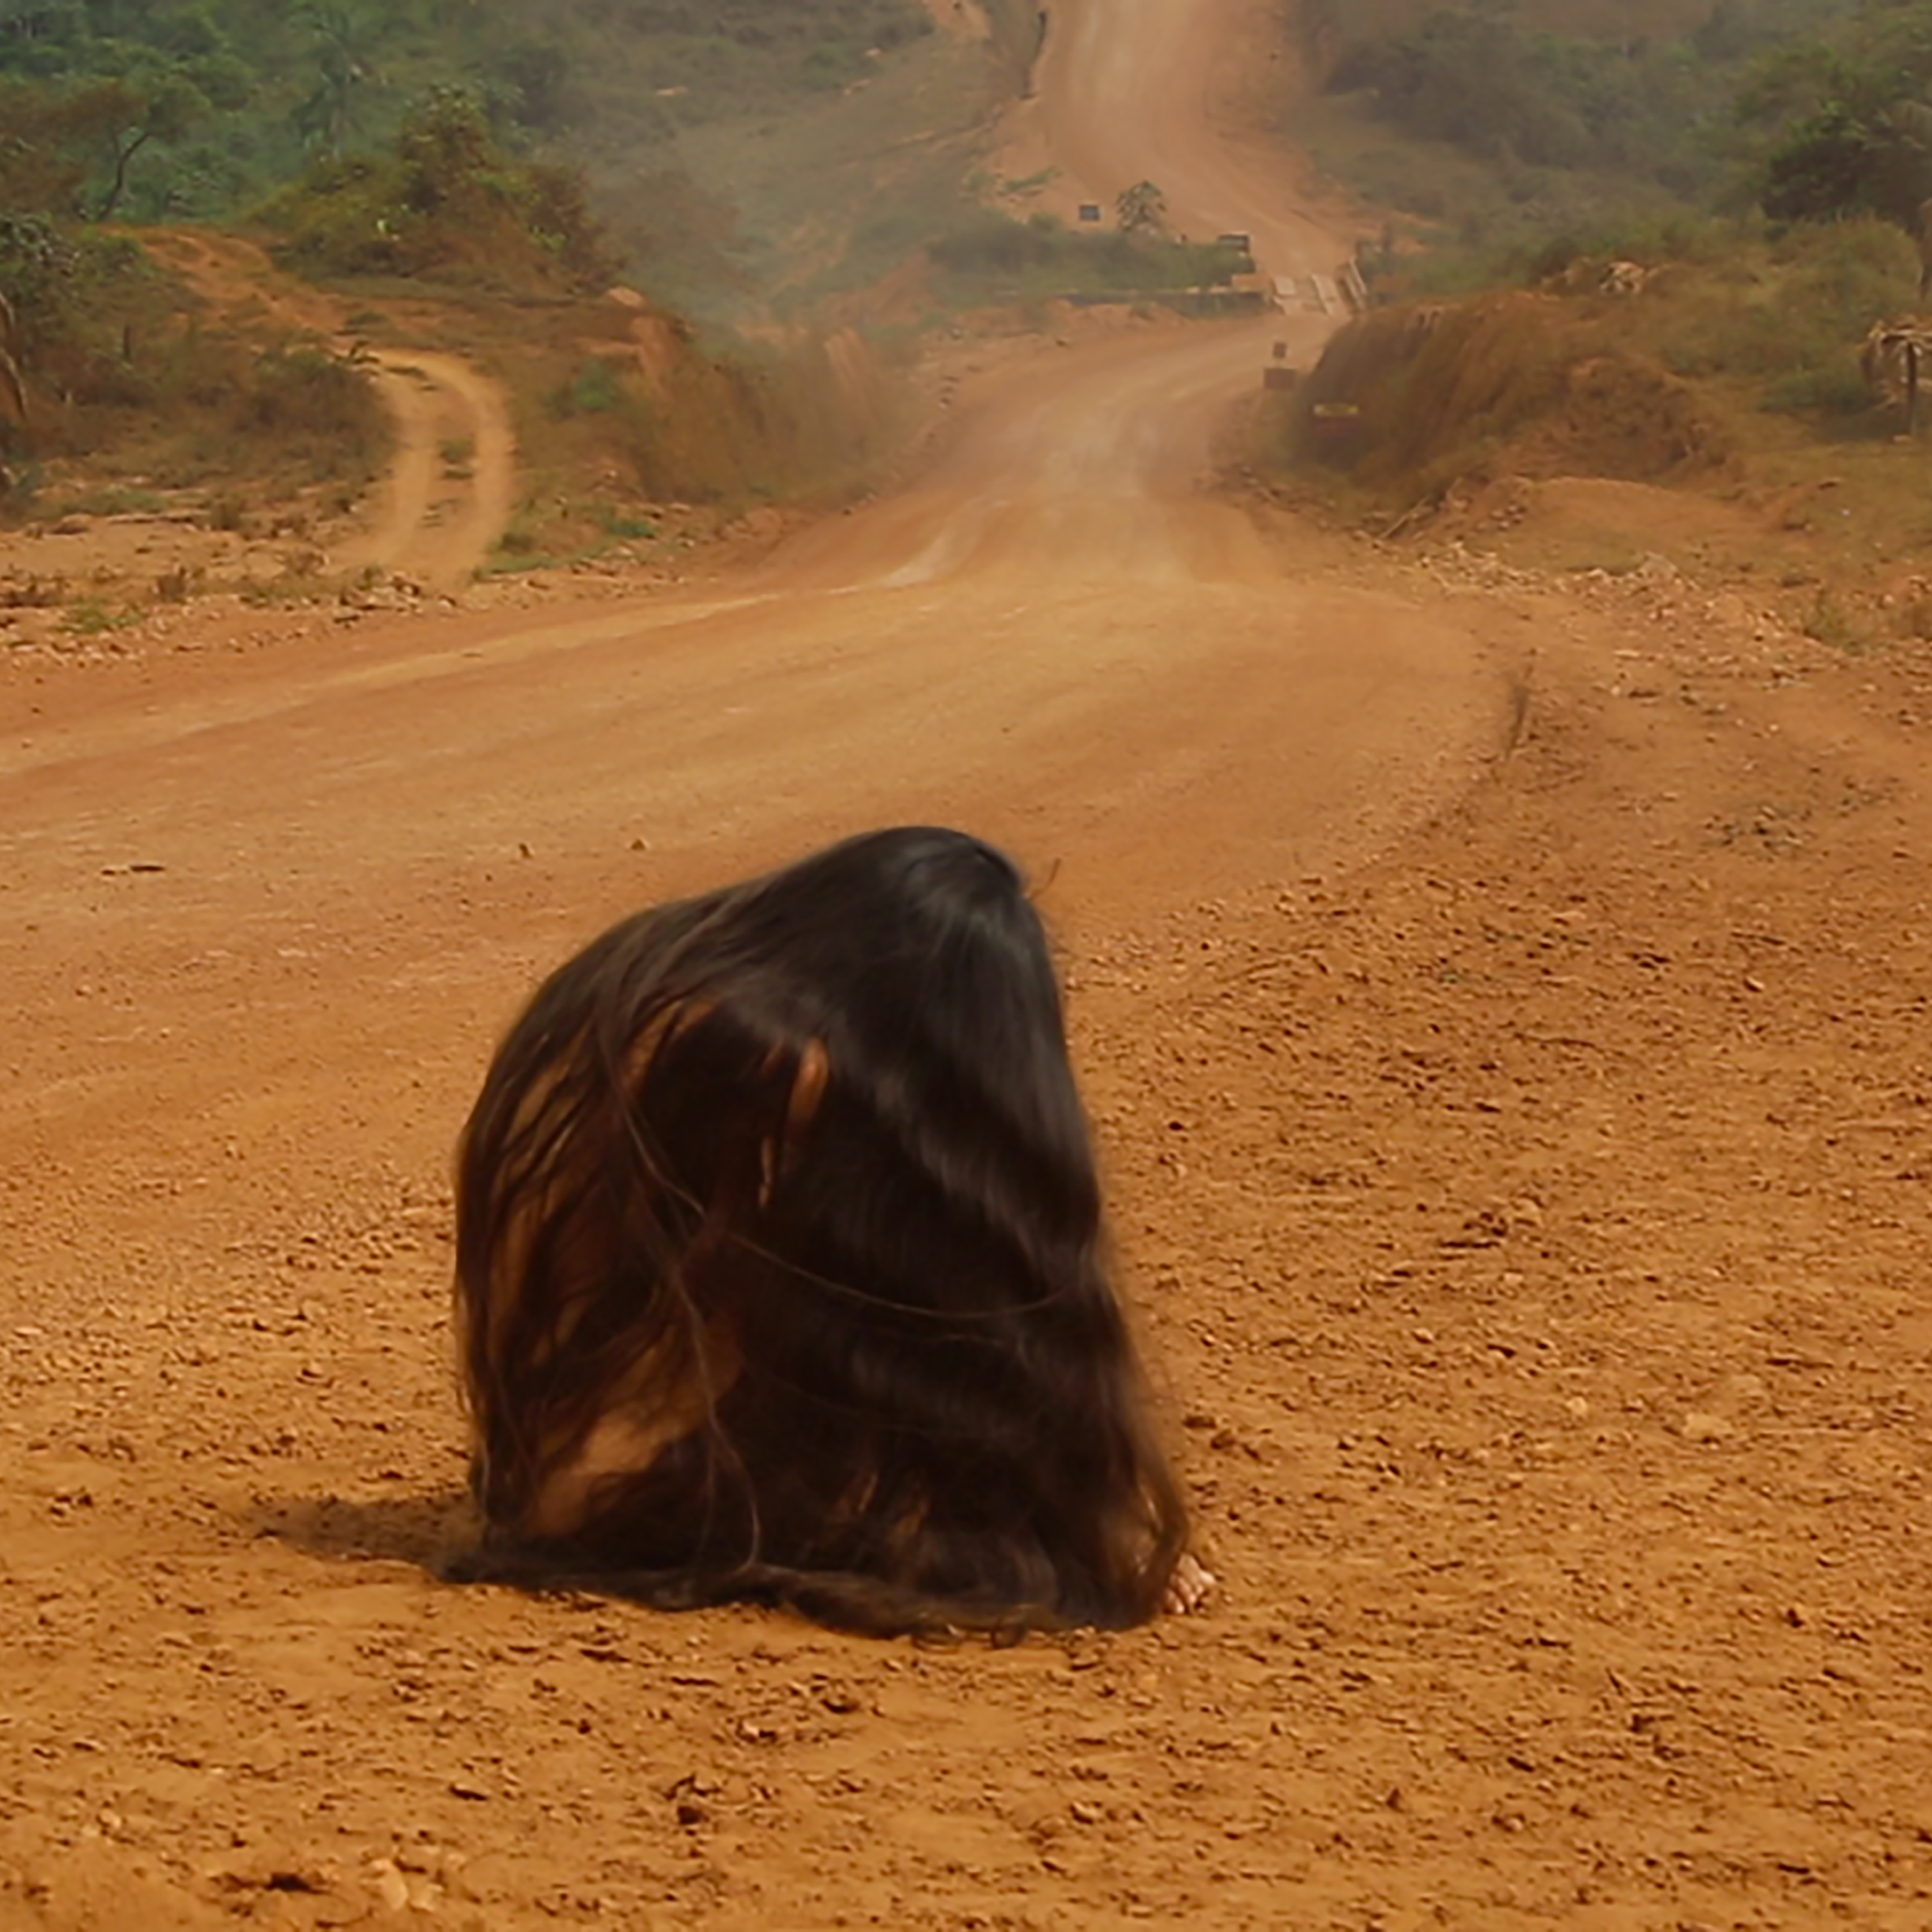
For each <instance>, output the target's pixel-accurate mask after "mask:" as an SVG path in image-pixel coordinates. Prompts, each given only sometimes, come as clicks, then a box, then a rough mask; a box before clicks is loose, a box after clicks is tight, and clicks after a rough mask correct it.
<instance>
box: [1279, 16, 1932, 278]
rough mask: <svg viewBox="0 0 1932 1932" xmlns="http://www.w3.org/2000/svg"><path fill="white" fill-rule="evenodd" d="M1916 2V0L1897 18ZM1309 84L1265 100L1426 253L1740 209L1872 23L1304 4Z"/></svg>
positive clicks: (1298, 20)
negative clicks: (1797, 117) (1809, 92)
mask: <svg viewBox="0 0 1932 1932" xmlns="http://www.w3.org/2000/svg"><path fill="white" fill-rule="evenodd" d="M1922 11H1923V9H1922V8H1915V7H1911V6H1909V5H1908V6H1906V7H1901V8H1899V9H1895V10H1890V11H1889V13H1887V14H1885V15H1884V16H1883V17H1884V18H1886V19H1889V20H1891V21H1892V22H1893V23H1897V22H1900V21H1902V20H1904V19H1905V18H1906V17H1907V16H1914V15H1916V14H1917V13H1921V12H1922ZM1880 19H1881V15H1880V14H1879V13H1877V12H1876V11H1875V12H1873V13H1869V14H1861V13H1860V12H1859V10H1858V9H1857V8H1856V7H1855V6H1854V5H1852V0H1523V4H1522V5H1515V6H1510V7H1493V6H1487V5H1480V4H1477V0H1447V4H1443V3H1442V0H1361V4H1360V5H1356V4H1350V5H1346V6H1343V5H1337V4H1336V0H1300V4H1299V5H1297V6H1295V7H1293V8H1292V21H1293V23H1294V26H1295V29H1296V31H1297V32H1298V35H1299V37H1300V40H1301V44H1302V46H1303V47H1304V50H1305V52H1306V54H1307V73H1308V75H1309V76H1310V78H1311V79H1312V80H1313V83H1314V86H1313V91H1312V92H1311V91H1310V89H1307V88H1305V87H1301V86H1297V87H1295V88H1294V89H1283V90H1280V91H1278V93H1277V118H1278V120H1279V121H1280V124H1283V126H1284V127H1286V126H1287V125H1289V124H1291V123H1292V125H1293V126H1294V127H1295V129H1296V130H1297V131H1298V133H1299V135H1300V137H1301V139H1304V141H1305V142H1307V145H1309V147H1310V149H1311V151H1313V154H1314V155H1315V157H1316V160H1318V161H1319V163H1321V165H1322V166H1324V167H1325V169H1328V170H1329V171H1330V172H1333V173H1334V174H1335V175H1337V176H1338V177H1339V178H1342V179H1343V180H1345V181H1348V182H1349V184H1351V185H1352V186H1353V187H1355V188H1356V189H1357V190H1358V191H1359V192H1360V193H1362V194H1363V195H1364V196H1365V197H1367V199H1369V200H1370V201H1371V202H1374V203H1376V204H1377V205H1380V206H1382V207H1385V208H1389V209H1391V210H1392V211H1395V212H1396V214H1397V215H1398V217H1409V220H1410V221H1411V223H1412V226H1413V227H1414V229H1415V232H1416V233H1418V234H1419V235H1421V236H1424V237H1425V238H1427V239H1428V240H1429V241H1430V242H1431V243H1432V244H1433V245H1436V246H1437V247H1450V248H1459V249H1461V250H1463V251H1473V252H1475V253H1476V254H1483V253H1484V252H1485V251H1487V252H1489V253H1491V254H1493V253H1494V252H1495V251H1497V250H1499V249H1502V248H1508V247H1509V246H1511V245H1514V244H1515V243H1517V242H1520V241H1522V240H1523V239H1524V238H1526V237H1532V236H1536V235H1538V233H1547V231H1549V230H1550V229H1552V228H1555V227H1560V226H1570V227H1572V228H1576V227H1579V226H1580V227H1583V228H1586V229H1588V228H1590V227H1592V226H1595V227H1596V228H1598V229H1601V228H1603V227H1604V226H1607V225H1609V224H1611V223H1615V222H1617V221H1619V220H1623V221H1627V220H1631V219H1633V218H1636V219H1649V220H1657V219H1661V218H1666V217H1670V216H1671V215H1673V214H1681V213H1682V212H1683V211H1686V210H1688V209H1697V210H1700V211H1704V210H1709V209H1712V208H1724V209H1730V210H1735V209H1736V208H1739V207H1740V206H1742V205H1746V204H1747V203H1748V202H1749V201H1750V200H1751V198H1752V195H1753V188H1754V173H1755V171H1756V170H1757V169H1759V168H1760V167H1761V166H1762V164H1763V160H1764V157H1765V155H1766V151H1767V150H1768V148H1770V147H1771V146H1773V145H1775V142H1776V140H1777V139H1778V136H1779V135H1780V134H1781V132H1782V131H1783V130H1784V129H1785V127H1787V125H1788V124H1789V122H1790V119H1791V118H1792V117H1793V115H1794V114H1802V112H1803V111H1804V110H1805V99H1804V95H1805V87H1804V84H1802V83H1801V84H1799V85H1797V86H1794V85H1793V78H1794V77H1797V76H1800V75H1808V76H1809V77H1811V85H1813V86H1825V85H1829V83H1830V81H1831V80H1832V77H1834V76H1835V75H1837V74H1839V73H1840V72H1841V71H1843V65H1844V64H1845V62H1846V58H1849V61H1850V62H1851V63H1852V64H1853V65H1855V64H1856V62H1857V61H1858V58H1859V43H1860V41H1861V38H1863V39H1868V38H1869V37H1870V34H1871V33H1872V32H1873V31H1874V25H1873V23H1876V22H1878V21H1879V20H1880Z"/></svg>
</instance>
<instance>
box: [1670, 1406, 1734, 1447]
mask: <svg viewBox="0 0 1932 1932" xmlns="http://www.w3.org/2000/svg"><path fill="white" fill-rule="evenodd" d="M1736 1433H1737V1431H1736V1429H1735V1428H1734V1427H1733V1426H1732V1425H1731V1424H1730V1423H1728V1422H1727V1421H1725V1420H1724V1418H1723V1417H1722V1416H1721V1415H1706V1414H1704V1413H1703V1412H1702V1411H1701V1410H1699V1409H1692V1410H1691V1412H1690V1413H1689V1414H1688V1415H1686V1416H1685V1418H1684V1423H1683V1436H1684V1439H1685V1442H1729V1441H1730V1439H1731V1438H1732V1437H1733V1436H1735V1435H1736Z"/></svg>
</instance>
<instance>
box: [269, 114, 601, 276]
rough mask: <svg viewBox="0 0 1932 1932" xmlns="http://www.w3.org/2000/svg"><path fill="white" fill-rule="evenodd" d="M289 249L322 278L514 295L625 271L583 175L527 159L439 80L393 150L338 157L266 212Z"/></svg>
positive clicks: (288, 254) (294, 261) (293, 259)
mask: <svg viewBox="0 0 1932 1932" xmlns="http://www.w3.org/2000/svg"><path fill="white" fill-rule="evenodd" d="M262 216H263V219H264V220H266V221H267V222H268V223H269V225H270V226H272V227H275V228H277V229H281V231H283V233H284V234H285V235H286V236H287V240H286V242H285V243H284V248H283V250H282V253H283V256H284V260H287V262H288V263H290V265H291V266H295V267H298V268H300V269H304V270H305V271H307V272H308V273H309V274H311V275H317V276H344V275H400V276H404V277H407V278H427V279H431V280H435V281H441V282H446V283H464V284H484V285H487V286H488V287H492V288H495V289H497V290H501V291H503V292H505V293H544V292H546V291H551V290H567V289H575V290H584V291H589V290H595V289H598V288H601V287H606V286H607V284H609V283H610V281H611V280H612V279H613V277H614V276H615V275H616V268H615V265H614V264H613V263H612V261H611V260H610V257H608V255H607V253H606V251H605V249H604V245H603V242H602V240H601V237H600V236H599V235H598V230H597V226H596V224H595V222H594V221H593V220H592V219H591V217H590V214H589V208H588V206H587V204H586V199H585V196H584V190H583V184H582V182H581V181H580V179H579V178H578V177H577V175H574V174H572V173H571V172H568V171H567V170H565V169H560V168H554V167H549V166H543V165H541V164H539V163H532V162H522V161H519V160H517V159H516V158H515V157H513V156H512V155H511V154H508V152H506V151H505V150H504V148H502V145H501V144H500V143H499V142H497V141H496V139H495V138H494V137H493V136H492V135H491V133H490V127H489V124H488V122H487V120H486V119H485V118H484V113H483V110H482V107H481V104H479V103H478V101H475V99H474V98H472V97H471V96H469V95H464V94H461V93H458V92H455V91H454V90H452V89H439V90H438V91H437V92H435V93H434V94H432V95H431V96H430V97H429V98H428V100H426V101H425V102H424V103H423V104H422V105H421V106H420V107H418V108H417V109H416V111H415V112H414V113H413V114H411V115H410V116H409V118H407V120H405V121H404V123H403V124H402V126H401V129H400V130H398V133H397V136H396V139H395V143H394V145H392V148H390V149H389V151H388V152H386V153H385V154H377V155H365V156H359V157H354V158H351V159H326V160H320V161H317V162H316V163H314V164H312V165H311V167H310V168H309V169H308V171H307V172H305V174H304V175H303V176H302V178H301V180H299V181H297V182H296V183H295V184H294V185H293V187H290V188H288V189H287V190H284V192H283V193H281V194H280V195H278V196H277V197H276V198H275V199H274V200H273V201H272V202H269V203H268V204H267V205H266V207H265V208H263V210H262Z"/></svg>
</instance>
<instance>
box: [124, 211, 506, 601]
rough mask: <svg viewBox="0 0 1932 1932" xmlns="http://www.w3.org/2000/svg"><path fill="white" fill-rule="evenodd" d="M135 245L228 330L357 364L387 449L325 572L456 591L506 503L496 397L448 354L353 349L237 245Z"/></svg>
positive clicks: (166, 241) (175, 237) (305, 293)
mask: <svg viewBox="0 0 1932 1932" xmlns="http://www.w3.org/2000/svg"><path fill="white" fill-rule="evenodd" d="M140 239H141V240H142V243H143V245H145V247H147V248H148V249H149V250H150V251H151V252H152V253H153V254H155V255H157V257H160V260H162V261H163V262H165V263H167V264H168V265H169V266H170V267H172V268H173V269H175V270H176V271H177V272H179V273H180V274H181V275H182V276H184V278H186V280H187V282H188V283H189V284H190V287H193V289H194V290H195V292H196V293H197V294H198V295H199V296H201V297H202V299H203V300H204V301H205V302H208V304H209V305H210V306H211V307H212V308H214V310H215V311H216V312H217V314H220V315H222V316H223V317H225V318H226V319H227V320H229V321H230V322H231V323H236V324H237V325H239V326H242V327H243V328H251V327H256V328H259V327H260V326H264V325H266V326H270V327H277V328H284V329H290V330H293V331H296V332H300V333H305V334H308V335H317V336H320V337H322V338H324V339H325V340H326V341H329V342H330V343H331V344H332V346H334V347H337V348H338V349H340V350H345V351H348V352H350V353H353V354H354V355H355V356H356V358H357V359H359V361H361V362H363V363H364V364H365V365H366V366H367V368H368V371H369V374H370V377H371V380H372V381H373V382H374V384H375V386H376V389H377V393H378V394H379V395H380V396H381V398H382V399H383V406H384V407H385V408H386V409H387V410H388V411H389V417H390V420H391V422H392V425H394V428H395V438H396V446H395V452H394V453H393V455H392V457H391V459H390V463H389V469H388V470H387V471H386V473H385V474H384V475H383V478H382V481H380V484H378V486H377V490H376V492H375V495H374V503H373V505H372V507H371V511H370V513H369V514H368V517H367V518H366V520H365V524H364V526H363V528H362V529H361V530H360V531H359V532H357V533H356V535H353V537H351V538H350V539H349V540H348V541H346V542H344V544H341V546H340V547H338V550H337V551H336V552H335V554H334V556H332V559H331V561H332V562H333V563H334V564H335V566H336V567H337V568H338V569H341V570H342V571H389V572H392V573H395V574H398V575H401V576H404V577H410V578H413V580H416V581H417V582H419V583H422V584H423V585H425V586H426V587H428V588H429V589H435V590H443V591H449V590H455V589H460V587H461V586H462V585H463V583H466V582H467V581H468V580H469V577H471V576H472V574H474V573H475V571H476V570H477V569H478V568H480V567H481V565H482V564H483V562H484V560H485V559H487V557H488V556H489V554H490V550H491V548H492V547H493V545H494V544H495V543H496V539H497V538H499V537H500V536H501V535H502V533H503V531H504V529H505V527H506V526H507V525H508V522H509V520H510V514H511V508H512V507H513V505H514V502H515V495H516V476H517V466H516V436H515V432H514V429H513V428H512V427H511V421H510V412H509V406H508V400H507V398H505V395H504V393H503V392H502V389H501V388H500V387H499V386H498V385H497V384H496V383H493V382H492V381H491V380H490V379H489V378H488V377H486V376H484V374H482V373H481V371H479V370H478V369H477V368H475V366H474V365H472V364H470V363H468V362H464V361H463V359H461V358H460V357H459V356H450V355H447V354H444V353H440V352H438V351H435V350H416V349H393V348H379V347H371V346H370V345H369V344H367V343H365V342H363V341H361V340H360V339H359V338H358V337H357V336H356V333H355V332H353V330H351V329H350V328H349V326H348V325H347V320H346V316H345V311H344V308H343V305H341V303H340V302H337V301H336V300H335V299H334V298H332V297H331V296H329V295H327V294H326V293H324V292H323V291H322V290H319V289H314V288H310V287H305V285H304V284H301V283H299V282H297V281H295V280H294V279H293V278H291V277H289V276H287V275H284V274H283V273H282V272H281V271H280V270H279V269H277V268H276V267H275V264H274V263H272V262H271V261H270V260H269V257H267V255H266V254H265V253H264V252H263V250H262V249H260V248H258V247H257V246H256V245H254V243H253V242H248V241H246V240H245V239H242V237H240V236H232V235H217V234H214V233H208V232H206V231H204V230H200V229H166V230H158V231H149V230H143V231H142V234H141V238H140Z"/></svg>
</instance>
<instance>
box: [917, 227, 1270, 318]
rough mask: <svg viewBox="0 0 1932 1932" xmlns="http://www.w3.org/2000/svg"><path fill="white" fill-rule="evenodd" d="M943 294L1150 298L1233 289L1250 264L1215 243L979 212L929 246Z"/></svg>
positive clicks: (954, 297)
mask: <svg viewBox="0 0 1932 1932" xmlns="http://www.w3.org/2000/svg"><path fill="white" fill-rule="evenodd" d="M926 253H927V254H928V256H929V257H930V259H931V260H932V264H933V266H934V268H935V270H936V271H937V278H936V284H937V285H936V288H935V293H937V294H938V296H940V298H941V300H942V301H944V302H950V303H953V304H956V305H959V306H962V307H970V306H972V305H976V304H980V303H986V302H995V301H1007V302H1012V301H1028V302H1032V301H1038V300H1040V299H1043V298H1046V297H1051V296H1082V295H1104V294H1123V295H1125V294H1151V293H1157V292H1159V291H1163V290H1181V289H1203V288H1214V287H1226V286H1227V285H1228V284H1229V282H1231V281H1232V279H1233V278H1234V276H1235V274H1236V273H1237V272H1238V271H1239V270H1240V269H1242V268H1244V267H1245V266H1247V262H1246V259H1245V258H1244V257H1241V256H1240V255H1238V254H1236V253H1235V251H1233V250H1232V249H1230V248H1222V247H1220V246H1218V245H1215V244H1214V243H1211V242H1210V243H1207V244H1205V245H1203V244H1196V245H1188V244H1186V243H1183V242H1169V241H1164V240H1162V239H1158V238H1157V237H1156V236H1152V235H1150V234H1148V233H1124V232H1121V231H1119V230H1114V231H1110V232H1103V233H1082V232H1081V231H1079V230H1078V229H1070V228H1069V227H1067V226H1066V225H1065V224H1064V223H1063V222H1061V221H1060V220H1058V218H1057V217H1055V216H1053V215H1051V214H1035V215H1033V216H1031V217H1029V218H1028V220H1025V221H1016V220H1013V219H1012V218H1011V217H1010V216H1007V215H1004V214H1000V213H998V212H997V211H995V210H992V209H990V208H989V209H985V210H976V211H974V212H973V213H972V214H969V215H966V216H964V217H962V218H961V219H960V220H959V222H958V223H957V224H956V226H953V228H951V229H950V230H949V231H948V232H947V233H945V234H944V235H942V236H940V237H939V238H938V239H937V240H935V241H934V242H931V243H930V244H929V245H928V248H927V250H926Z"/></svg>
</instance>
